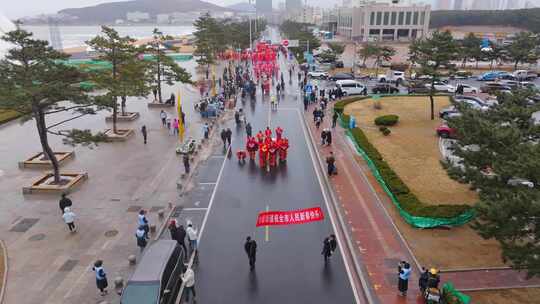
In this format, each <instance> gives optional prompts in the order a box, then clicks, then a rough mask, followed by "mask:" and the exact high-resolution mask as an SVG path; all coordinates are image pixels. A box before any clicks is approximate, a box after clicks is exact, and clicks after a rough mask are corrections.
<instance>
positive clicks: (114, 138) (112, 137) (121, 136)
mask: <svg viewBox="0 0 540 304" xmlns="http://www.w3.org/2000/svg"><path fill="white" fill-rule="evenodd" d="M116 131H117V132H118V133H117V134H114V133H113V131H112V129H107V130H105V132H103V133H105V135H107V137H108V140H109V141H110V142H118V141H126V140H128V138H129V137H130V136H132V135H133V134H135V132H134V131H133V130H132V129H117V130H116Z"/></svg>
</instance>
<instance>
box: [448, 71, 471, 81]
mask: <svg viewBox="0 0 540 304" xmlns="http://www.w3.org/2000/svg"><path fill="white" fill-rule="evenodd" d="M451 77H452V78H454V79H469V78H470V77H472V72H471V71H465V70H460V71H457V72H455V73H454V75H452V76H451Z"/></svg>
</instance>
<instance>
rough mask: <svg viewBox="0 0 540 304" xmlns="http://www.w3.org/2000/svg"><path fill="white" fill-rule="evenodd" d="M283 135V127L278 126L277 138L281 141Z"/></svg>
mask: <svg viewBox="0 0 540 304" xmlns="http://www.w3.org/2000/svg"><path fill="white" fill-rule="evenodd" d="M282 135H283V129H282V128H281V127H277V128H276V140H277V141H279V140H280V139H281V137H282Z"/></svg>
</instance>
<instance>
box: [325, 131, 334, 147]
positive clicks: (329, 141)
mask: <svg viewBox="0 0 540 304" xmlns="http://www.w3.org/2000/svg"><path fill="white" fill-rule="evenodd" d="M325 130H326V144H327V145H328V146H331V145H332V131H330V129H325Z"/></svg>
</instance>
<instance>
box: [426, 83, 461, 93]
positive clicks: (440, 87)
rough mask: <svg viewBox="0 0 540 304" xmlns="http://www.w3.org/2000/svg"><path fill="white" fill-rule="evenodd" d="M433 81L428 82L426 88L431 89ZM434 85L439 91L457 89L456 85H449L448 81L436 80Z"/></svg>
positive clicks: (450, 91) (452, 91)
mask: <svg viewBox="0 0 540 304" xmlns="http://www.w3.org/2000/svg"><path fill="white" fill-rule="evenodd" d="M431 85H432V84H431V83H426V88H428V89H431ZM433 87H434V88H435V91H437V92H447V93H454V92H455V91H456V87H454V86H452V85H449V84H447V83H444V82H442V81H435V82H434V83H433Z"/></svg>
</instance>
